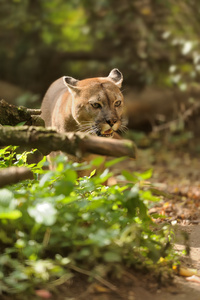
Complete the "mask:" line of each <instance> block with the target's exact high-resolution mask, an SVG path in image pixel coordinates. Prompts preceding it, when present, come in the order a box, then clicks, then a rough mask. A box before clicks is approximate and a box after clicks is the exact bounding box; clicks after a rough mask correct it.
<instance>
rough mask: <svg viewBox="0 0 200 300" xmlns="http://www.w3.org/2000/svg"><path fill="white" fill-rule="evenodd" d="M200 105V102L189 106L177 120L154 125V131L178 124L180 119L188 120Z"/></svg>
mask: <svg viewBox="0 0 200 300" xmlns="http://www.w3.org/2000/svg"><path fill="white" fill-rule="evenodd" d="M199 107H200V103H194V105H193V106H192V107H189V108H188V109H187V110H186V111H185V112H184V113H183V114H182V115H181V116H180V117H179V118H177V119H176V120H172V121H170V122H168V123H165V124H162V125H159V126H155V125H154V126H153V131H154V132H159V131H162V130H165V129H168V128H170V127H171V126H172V125H176V124H177V123H178V122H179V121H180V120H181V121H186V120H187V119H188V118H189V117H190V116H191V115H192V114H193V113H194V111H195V110H196V109H197V108H199Z"/></svg>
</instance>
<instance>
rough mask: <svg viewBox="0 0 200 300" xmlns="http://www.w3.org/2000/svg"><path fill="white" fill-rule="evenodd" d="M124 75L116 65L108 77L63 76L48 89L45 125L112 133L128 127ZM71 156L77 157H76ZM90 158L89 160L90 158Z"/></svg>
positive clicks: (60, 130)
mask: <svg viewBox="0 0 200 300" xmlns="http://www.w3.org/2000/svg"><path fill="white" fill-rule="evenodd" d="M122 81H123V76H122V73H121V72H120V71H119V70H118V69H113V70H112V71H111V72H110V74H109V75H108V76H107V77H96V78H88V79H84V80H77V79H74V78H73V77H69V76H63V77H61V78H59V79H58V80H56V81H55V82H53V83H52V84H51V86H50V87H49V89H48V90H47V92H46V94H45V96H44V99H43V102H42V106H41V110H42V114H41V117H42V118H43V120H44V121H45V126H46V127H52V128H54V129H56V130H57V131H58V132H61V133H62V132H77V131H81V132H86V133H88V134H91V135H97V136H100V137H113V136H114V135H115V133H116V132H117V131H120V130H121V131H123V129H124V128H125V125H124V122H123V108H124V99H123V95H122V93H121V91H120V87H121V85H122ZM70 159H72V160H74V161H77V159H75V158H74V157H70ZM90 159H91V158H89V159H88V158H87V159H86V160H90Z"/></svg>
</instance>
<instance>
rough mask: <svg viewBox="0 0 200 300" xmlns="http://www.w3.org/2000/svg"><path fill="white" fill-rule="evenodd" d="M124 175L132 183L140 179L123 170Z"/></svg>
mask: <svg viewBox="0 0 200 300" xmlns="http://www.w3.org/2000/svg"><path fill="white" fill-rule="evenodd" d="M122 175H123V176H124V177H125V179H126V180H128V181H131V182H134V183H135V182H137V181H138V179H137V177H136V176H134V175H133V174H131V173H130V172H128V171H126V170H123V171H122Z"/></svg>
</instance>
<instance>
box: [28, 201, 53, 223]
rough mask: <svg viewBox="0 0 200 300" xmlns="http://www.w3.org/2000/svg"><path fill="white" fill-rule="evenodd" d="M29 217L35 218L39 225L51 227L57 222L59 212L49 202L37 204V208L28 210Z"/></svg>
mask: <svg viewBox="0 0 200 300" xmlns="http://www.w3.org/2000/svg"><path fill="white" fill-rule="evenodd" d="M28 213H29V215H30V216H31V217H32V218H34V220H35V222H36V223H38V224H44V225H46V226H51V225H53V224H54V223H55V221H56V214H57V210H56V209H55V208H54V206H53V205H52V204H51V203H49V202H43V203H39V204H37V205H36V206H35V207H29V208H28Z"/></svg>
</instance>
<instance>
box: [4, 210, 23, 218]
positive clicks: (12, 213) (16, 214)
mask: <svg viewBox="0 0 200 300" xmlns="http://www.w3.org/2000/svg"><path fill="white" fill-rule="evenodd" d="M21 216H22V213H21V211H19V210H12V211H1V209H0V219H10V220H15V219H19V218H20V217H21Z"/></svg>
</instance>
